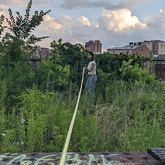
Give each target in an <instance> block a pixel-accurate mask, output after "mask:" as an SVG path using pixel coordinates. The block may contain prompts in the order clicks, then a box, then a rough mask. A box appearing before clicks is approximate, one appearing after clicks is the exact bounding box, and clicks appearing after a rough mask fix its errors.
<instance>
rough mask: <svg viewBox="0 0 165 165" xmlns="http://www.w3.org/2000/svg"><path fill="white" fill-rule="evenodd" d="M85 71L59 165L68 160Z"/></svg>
mask: <svg viewBox="0 0 165 165" xmlns="http://www.w3.org/2000/svg"><path fill="white" fill-rule="evenodd" d="M84 70H85V68H83V76H82V80H81V87H80V92H79V96H78V100H77V104H76V108H75V111H74V114H73V117H72V121H71V123H70V127H69V131H68V134H67V137H66V140H65V145H64V148H63V150H62V155H61V158H60V161H59V165H64V163H65V158H66V154H67V150H68V146H69V141H70V137H71V134H72V129H73V125H74V121H75V118H76V114H77V108H78V104H79V99H80V95H81V90H82V84H83V79H84Z"/></svg>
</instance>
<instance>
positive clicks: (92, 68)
mask: <svg viewBox="0 0 165 165" xmlns="http://www.w3.org/2000/svg"><path fill="white" fill-rule="evenodd" d="M87 58H88V60H89V63H88V67H87V68H86V67H84V68H85V69H86V70H87V72H88V79H87V81H86V85H85V93H87V100H88V98H89V92H90V91H92V92H93V105H96V103H95V92H94V86H95V84H96V81H97V75H96V62H95V61H94V54H93V53H92V52H88V55H87Z"/></svg>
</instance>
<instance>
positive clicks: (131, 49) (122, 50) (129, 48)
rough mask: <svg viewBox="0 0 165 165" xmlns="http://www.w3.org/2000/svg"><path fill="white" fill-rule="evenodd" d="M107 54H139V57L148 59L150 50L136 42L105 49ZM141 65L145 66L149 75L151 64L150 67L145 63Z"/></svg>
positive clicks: (141, 43) (148, 63)
mask: <svg viewBox="0 0 165 165" xmlns="http://www.w3.org/2000/svg"><path fill="white" fill-rule="evenodd" d="M107 52H109V53H110V54H118V55H121V54H127V52H128V54H134V53H138V54H139V53H141V56H144V57H150V54H149V53H150V52H151V50H150V49H149V48H148V47H147V46H146V45H144V44H143V42H138V43H133V42H130V43H129V45H126V46H124V47H114V48H112V49H107ZM143 65H145V66H146V67H145V69H146V70H147V72H148V73H149V72H150V67H152V66H153V63H151V65H150V62H149V61H147V62H145V63H144V64H143Z"/></svg>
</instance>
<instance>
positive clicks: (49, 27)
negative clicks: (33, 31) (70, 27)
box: [38, 15, 63, 32]
mask: <svg viewBox="0 0 165 165" xmlns="http://www.w3.org/2000/svg"><path fill="white" fill-rule="evenodd" d="M62 27H63V25H61V24H60V23H57V22H56V21H55V19H54V18H52V17H50V16H49V15H45V16H44V21H43V22H42V25H41V26H39V27H38V28H39V30H42V31H46V32H52V31H58V30H60V29H61V28H62Z"/></svg>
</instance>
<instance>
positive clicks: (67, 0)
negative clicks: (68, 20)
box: [59, 0, 154, 10]
mask: <svg viewBox="0 0 165 165" xmlns="http://www.w3.org/2000/svg"><path fill="white" fill-rule="evenodd" d="M152 1H154V0H127V1H120V2H119V3H112V2H110V1H109V0H107V1H100V0H96V1H95V2H92V1H91V0H79V1H77V0H64V3H61V4H60V5H59V7H61V8H64V9H73V8H77V7H81V8H82V7H88V8H92V7H95V8H104V9H108V10H115V9H123V8H130V7H133V6H137V5H139V4H144V3H150V2H152Z"/></svg>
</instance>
